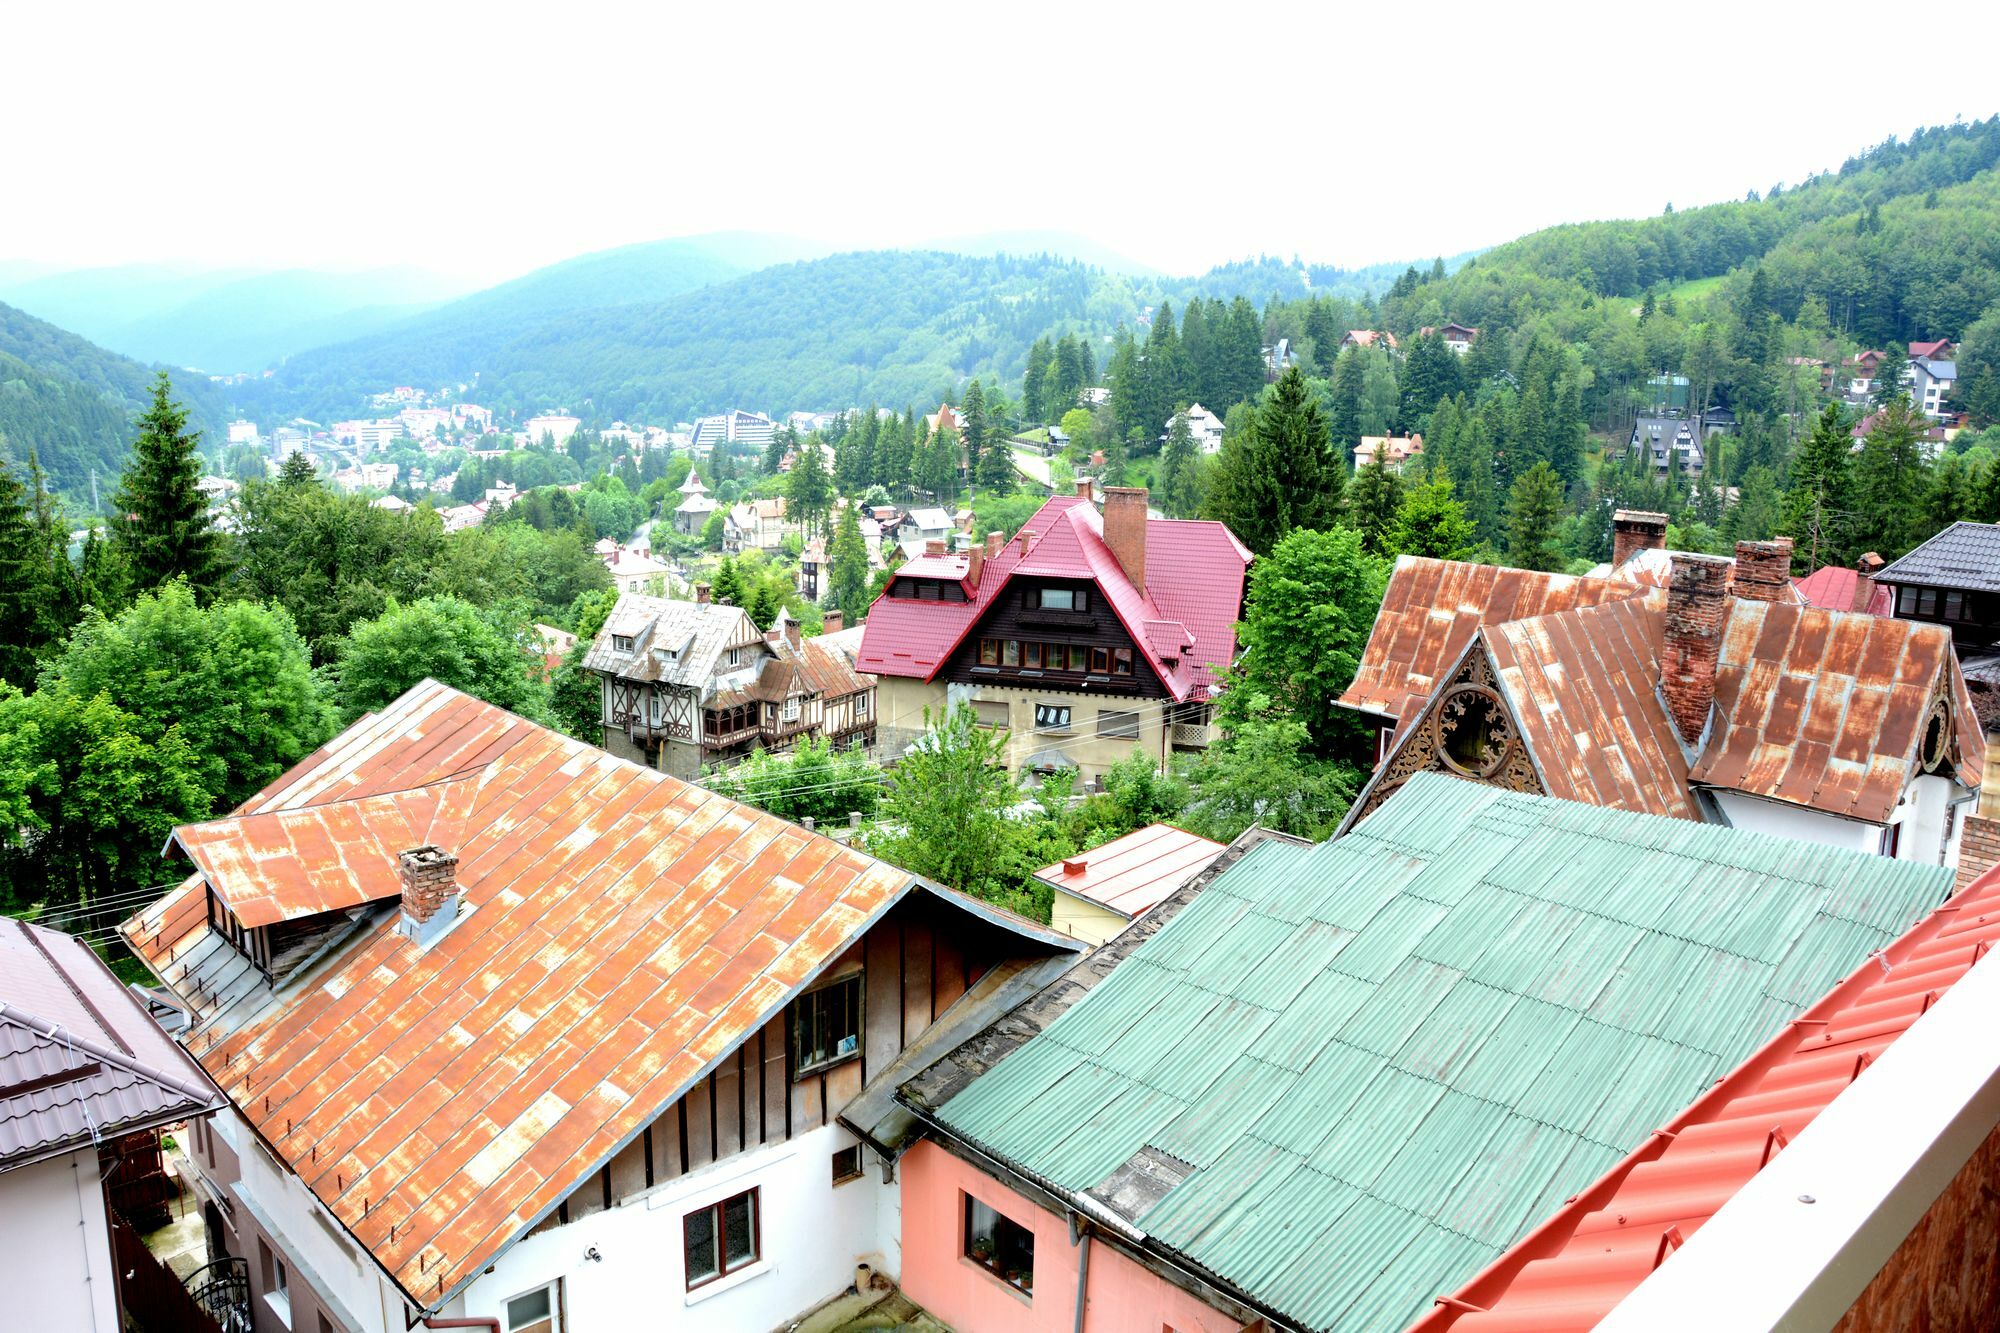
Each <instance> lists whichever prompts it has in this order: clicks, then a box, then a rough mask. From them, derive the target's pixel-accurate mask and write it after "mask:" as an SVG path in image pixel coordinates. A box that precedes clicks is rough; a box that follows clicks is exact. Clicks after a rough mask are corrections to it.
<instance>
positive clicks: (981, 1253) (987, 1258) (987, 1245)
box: [972, 1240, 993, 1265]
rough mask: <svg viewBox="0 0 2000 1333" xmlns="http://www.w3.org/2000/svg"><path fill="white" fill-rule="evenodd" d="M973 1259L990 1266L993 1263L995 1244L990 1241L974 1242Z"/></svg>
mask: <svg viewBox="0 0 2000 1333" xmlns="http://www.w3.org/2000/svg"><path fill="white" fill-rule="evenodd" d="M972 1257H973V1258H975V1259H977V1260H978V1261H979V1262H980V1263H982V1264H989V1265H990V1264H991V1263H992V1262H993V1242H992V1241H990V1240H975V1241H973V1242H972Z"/></svg>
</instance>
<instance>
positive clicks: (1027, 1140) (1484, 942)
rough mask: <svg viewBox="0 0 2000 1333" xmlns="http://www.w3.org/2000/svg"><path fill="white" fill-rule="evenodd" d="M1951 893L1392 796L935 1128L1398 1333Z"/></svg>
mask: <svg viewBox="0 0 2000 1333" xmlns="http://www.w3.org/2000/svg"><path fill="white" fill-rule="evenodd" d="M1950 885H1951V872H1950V871H1948V870H1945V869H1944V868H1942V867H1938V866H1923V865H1915V864H1911V863H1907V862H1897V861H1891V860H1888V859H1886V858H1883V857H1879V856H1869V855H1865V854H1862V853H1858V852H1850V851H1843V850H1839V849H1835V848H1830V847H1816V846H1811V845H1808V844H1804V843H1797V842H1792V841H1789V840H1784V839H1778V838H1771V837H1766V836H1763V835H1761V834H1755V833H1745V832H1742V831H1739V830H1735V829H1728V828H1719V827H1713V826H1708V825H1702V824H1695V823H1690V822H1688V821H1685V820H1678V819H1666V818H1661V817H1658V816H1654V815H1643V814H1632V813H1628V812H1624V811H1617V810H1605V809H1599V808H1596V807H1593V806H1584V805H1577V804H1574V803H1572V802H1568V801H1558V800H1552V799H1549V798H1546V797H1538V796H1523V795H1519V794H1516V793H1512V792H1503V791H1498V790H1496V789H1494V788H1490V787H1483V786H1478V785H1475V784H1472V783H1468V782H1462V781H1459V780H1457V779H1453V778H1448V777H1444V776H1441V775H1438V774H1429V773H1425V774H1419V775H1417V776H1416V777H1415V778H1413V779H1411V780H1410V782H1409V783H1407V784H1406V785H1405V786H1404V787H1403V789H1402V790H1401V791H1400V792H1399V793H1397V795H1396V796H1395V797H1394V798H1393V799H1392V800H1390V801H1389V802H1387V803H1386V804H1385V805H1383V806H1382V808H1381V809H1379V810H1377V811H1376V812H1375V813H1374V814H1373V815H1371V816H1370V817H1369V818H1368V819H1367V820H1366V821H1364V822H1363V823H1362V824H1361V825H1359V826H1358V827H1357V828H1355V829H1354V830H1353V831H1352V832H1351V833H1349V834H1348V835H1347V836H1346V837H1344V838H1342V839H1340V840H1339V841H1337V842H1330V843H1324V844H1321V845H1319V846H1316V847H1305V846H1298V845H1295V844H1291V843H1287V842H1276V841H1273V842H1265V843H1261V844H1259V845H1257V846H1255V847H1252V848H1251V849H1250V850H1249V851H1248V852H1246V853H1245V854H1244V855H1243V857H1242V859H1241V860H1240V861H1239V862H1237V863H1236V864H1235V865H1234V866H1232V867H1230V868H1229V869H1228V870H1227V871H1225V872H1224V873H1222V874H1221V875H1220V876H1219V877H1217V878H1216V879H1215V880H1214V881H1213V882H1212V883H1210V884H1209V885H1208V887H1207V888H1205V889H1203V890H1202V891H1201V892H1199V893H1198V894H1196V895H1195V896H1194V897H1193V898H1192V900H1191V901H1189V902H1188V903H1187V905H1186V906H1184V907H1182V908H1181V909H1180V911H1179V912H1178V913H1177V914H1176V915H1175V916H1174V917H1173V918H1172V919H1171V920H1170V921H1168V922H1167V923H1166V925H1164V926H1162V927H1161V928H1160V929H1159V931H1158V933H1157V934H1155V935H1153V936H1152V938H1150V939H1149V940H1147V941H1146V942H1145V943H1144V944H1143V945H1141V946H1140V947H1139V948H1138V949H1137V951H1136V952H1134V953H1133V954H1132V956H1131V957H1130V958H1128V959H1127V960H1126V961H1125V962H1123V963H1122V964H1120V965H1119V966H1118V967H1117V968H1116V969H1115V970H1113V971H1112V973H1111V974H1110V976H1108V977H1106V978H1105V979H1104V980H1103V981H1102V982H1100V983H1099V984H1098V985H1097V986H1096V987H1095V988H1093V989H1092V990H1090V991H1089V992H1088V993H1087V994H1086V995H1085V996H1084V997H1083V998H1082V999H1080V1000H1078V1001H1077V1002H1076V1003H1075V1004H1074V1005H1072V1006H1071V1007H1070V1008H1068V1009H1067V1010H1065V1011H1064V1012H1063V1013H1062V1014H1061V1016H1060V1017H1058V1018H1056V1019H1055V1020H1054V1021H1053V1022H1052V1023H1050V1024H1049V1026H1048V1027H1047V1028H1046V1029H1045V1030H1043V1031H1042V1032H1041V1033H1040V1034H1039V1035H1037V1036H1035V1037H1034V1038H1032V1039H1031V1040H1029V1041H1028V1042H1027V1043H1026V1044H1025V1045H1023V1046H1021V1047H1020V1048H1019V1049H1018V1050H1016V1051H1014V1052H1013V1053H1012V1054H1010V1055H1008V1056H1006V1057H1005V1058H1004V1059H1002V1060H1001V1061H1000V1063H999V1064H998V1065H996V1066H995V1067H994V1068H993V1069H992V1070H991V1071H990V1072H988V1073H986V1074H985V1075H984V1076H982V1077H980V1078H979V1079H977V1080H976V1081H975V1082H973V1083H972V1084H971V1085H970V1086H969V1087H967V1088H965V1089H964V1090H963V1091H962V1092H959V1093H958V1094H957V1095H956V1096H954V1097H952V1098H951V1100H950V1101H948V1102H946V1103H945V1104H944V1106H943V1107H942V1108H940V1110H939V1112H938V1117H939V1119H940V1120H941V1121H942V1122H943V1123H944V1125H945V1126H946V1127H947V1128H948V1129H949V1130H950V1131H951V1132H953V1133H954V1134H957V1135H959V1136H962V1137H963V1138H965V1139H967V1140H970V1141H972V1142H974V1143H976V1144H978V1145H979V1146H980V1147H982V1148H983V1149H985V1150H986V1151H988V1152H990V1153H993V1154H995V1155H997V1156H999V1157H1000V1158H1002V1159H1004V1160H1007V1161H1010V1162H1012V1163H1013V1164H1014V1165H1016V1166H1018V1167H1020V1168H1023V1169H1024V1170H1026V1171H1027V1172H1028V1173H1029V1174H1031V1175H1033V1176H1035V1177H1037V1178H1039V1179H1041V1180H1043V1181H1046V1182H1048V1183H1050V1184H1053V1185H1054V1186H1056V1187H1057V1188H1058V1189H1060V1190H1067V1191H1070V1192H1072V1193H1083V1192H1086V1191H1089V1190H1091V1189H1092V1187H1094V1186H1097V1185H1099V1184H1100V1183H1102V1182H1104V1181H1105V1179H1106V1177H1108V1176H1110V1175H1111V1174H1112V1173H1113V1172H1114V1171H1116V1170H1118V1168H1120V1167H1121V1166H1122V1165H1123V1164H1125V1163H1126V1162H1127V1161H1128V1160H1129V1159H1130V1158H1131V1157H1132V1156H1133V1154H1135V1153H1137V1152H1138V1151H1139V1150H1140V1149H1141V1148H1142V1147H1148V1146H1150V1147H1151V1148H1153V1149H1154V1150H1155V1151H1156V1152H1160V1153H1165V1154H1167V1155H1169V1156H1171V1157H1174V1158H1177V1159H1179V1160H1180V1161H1182V1162H1185V1163H1187V1164H1188V1165H1189V1167H1190V1168H1191V1170H1190V1172H1189V1174H1188V1175H1187V1176H1186V1177H1185V1178H1184V1179H1183V1180H1182V1181H1181V1182H1180V1183H1179V1184H1177V1185H1174V1186H1173V1187H1172V1188H1171V1189H1169V1190H1168V1191H1167V1192H1166V1194H1165V1195H1164V1196H1163V1197H1160V1198H1159V1199H1158V1200H1157V1201H1156V1202H1153V1203H1150V1204H1148V1205H1144V1206H1143V1208H1142V1211H1140V1212H1139V1213H1138V1214H1137V1215H1136V1216H1134V1217H1132V1218H1131V1221H1132V1223H1133V1225H1134V1226H1135V1227H1136V1228H1137V1229H1139V1230H1140V1231H1142V1232H1144V1233H1145V1234H1146V1235H1147V1237H1148V1238H1149V1240H1150V1242H1151V1243H1153V1244H1156V1245H1159V1246H1163V1247H1165V1248H1167V1249H1169V1250H1172V1251H1175V1252H1177V1253H1178V1254H1180V1255H1182V1256H1185V1257H1186V1258H1188V1259H1191V1260H1193V1261H1194V1262H1195V1263H1197V1264H1199V1265H1200V1266H1201V1267H1203V1268H1205V1269H1207V1270H1208V1271H1209V1272H1211V1273H1213V1274H1215V1275H1216V1276H1218V1277H1220V1278H1222V1279H1224V1280H1225V1281H1227V1282H1228V1283H1230V1284H1232V1285H1233V1286H1235V1287H1236V1288H1237V1289H1238V1290H1239V1291H1240V1292H1242V1293H1243V1294H1244V1295H1246V1296H1248V1297H1250V1298H1252V1299H1253V1300H1256V1301H1258V1302H1260V1303H1261V1304H1263V1305H1264V1306H1265V1307H1266V1308H1268V1309H1271V1310H1274V1311H1276V1312H1277V1313H1279V1314H1280V1315H1282V1316H1283V1317H1285V1318H1286V1319H1287V1320H1289V1321H1292V1322H1295V1323H1297V1324H1299V1325H1301V1326H1303V1327H1307V1328H1312V1329H1369V1330H1375V1329H1382V1328H1400V1327H1402V1326H1404V1325H1407V1324H1408V1323H1409V1322H1410V1321H1412V1320H1413V1319H1415V1318H1417V1317H1418V1316H1419V1315H1421V1314H1423V1313H1424V1312H1425V1311H1426V1310H1428V1309H1429V1308H1430V1306H1431V1304H1432V1299H1433V1297H1435V1296H1436V1295H1438V1294H1439V1293H1444V1292H1450V1291H1453V1290H1455V1289H1456V1288H1457V1287H1459V1286H1460V1285H1462V1284H1463V1283H1464V1282H1465V1281H1466V1280H1467V1279H1469V1278H1470V1277H1471V1276H1472V1275H1473V1274H1474V1273H1476V1272H1477V1271H1478V1270H1479V1269H1480V1268H1481V1267H1483V1266H1484V1265H1485V1264H1486V1263H1487V1262H1488V1261H1489V1260H1491V1259H1492V1258H1493V1257H1494V1256H1496V1255H1498V1254H1499V1253H1500V1252H1501V1251H1502V1250H1503V1249H1505V1248H1506V1247H1507V1246H1508V1245H1509V1244H1511V1243H1512V1242H1513V1241H1515V1240H1517V1239H1519V1238H1520V1237H1521V1236H1522V1235H1524V1234H1525V1233H1526V1232H1527V1231H1529V1230H1530V1229H1532V1228H1533V1227H1534V1226H1535V1225H1536V1224H1537V1223H1538V1222H1539V1221H1541V1219H1542V1218H1544V1217H1546V1216H1547V1215H1548V1214H1549V1213H1551V1212H1552V1211H1554V1209H1555V1208H1556V1207H1558V1206H1559V1205H1560V1204H1561V1203H1562V1201H1563V1200H1564V1199H1565V1198H1567V1197H1568V1196H1569V1195H1572V1194H1575V1193H1576V1192H1578V1191H1579V1190H1581V1189H1583V1188H1584V1187H1585V1186H1587V1185H1588V1184H1589V1183H1590V1182H1591V1181H1593V1180H1595V1179H1596V1178H1597V1177H1598V1176H1599V1175H1600V1174H1601V1173H1602V1172H1603V1171H1604V1170H1605V1169H1606V1168H1608V1167H1609V1166H1610V1165H1611V1164H1612V1163H1613V1162H1615V1161H1617V1160H1618V1159H1619V1158H1620V1157H1622V1156H1623V1155H1624V1154H1625V1153H1627V1152H1629V1151H1630V1150H1631V1149H1632V1148H1634V1147H1635V1146H1637V1145H1638V1143H1639V1142H1640V1141H1641V1140H1642V1139H1643V1138H1644V1136H1645V1135H1646V1134H1647V1133H1648V1132H1649V1131H1650V1130H1652V1129H1653V1128H1655V1127H1656V1126H1658V1125H1660V1124H1662V1123H1664V1122H1665V1121H1666V1120H1668V1119H1670V1118H1671V1117H1672V1116H1673V1114H1674V1113H1675V1112H1677V1111H1679V1110H1680V1109H1681V1108H1682V1107H1684V1106H1686V1105H1687V1103H1688V1102H1689V1101H1690V1100H1692V1099H1693V1098H1694V1097H1695V1096H1696V1094H1698V1093H1699V1092H1701V1091H1702V1090H1703V1089H1704V1088H1705V1087H1707V1086H1708V1085H1709V1084H1710V1083H1712V1082H1713V1081H1714V1080H1715V1079H1716V1078H1717V1077H1719V1076H1720V1075H1721V1074H1723V1073H1724V1072H1726V1071H1727V1070H1729V1069H1731V1068H1733V1067H1734V1066H1735V1065H1736V1064H1737V1063H1738V1062H1739V1061H1740V1060H1741V1059H1742V1058H1743V1057H1744V1056H1746V1055H1748V1054H1749V1053H1750V1052H1751V1051H1753V1050H1754V1049H1756V1047H1757V1046H1758V1045H1760V1044H1761V1043H1762V1042H1764V1041H1765V1040H1766V1039H1768V1038H1769V1037H1770V1036H1771V1035H1772V1034H1773V1033H1774V1032H1775V1031H1776V1030H1777V1028H1778V1026H1779V1025H1780V1024H1782V1023H1783V1022H1785V1021H1786V1020H1788V1019H1789V1018H1791V1017H1793V1016H1795V1015H1796V1014H1798V1013H1799V1012H1800V1011H1801V1010H1803V1009H1804V1008H1805V1006H1806V1005H1807V1004H1809V1003H1811V1001H1812V1000H1814V999H1816V998H1817V997H1818V996H1820V995H1821V994H1823V993H1824V992H1825V991H1826V990H1827V989H1829V988H1830V987H1831V986H1832V985H1833V984H1834V982H1835V981H1837V980H1839V979H1840V978H1841V977H1843V976H1845V975H1846V974H1847V973H1849V972H1850V971H1852V970H1853V969H1854V968H1855V967H1856V966H1858V965H1859V964H1860V963H1861V962H1863V961H1864V960H1865V959H1866V957H1867V955H1868V954H1869V952H1870V951H1872V950H1874V949H1876V948H1879V947H1881V946H1882V945H1884V944H1887V943H1888V942H1889V941H1890V940H1892V939H1894V938H1895V937H1896V936H1897V935H1898V934H1900V933H1901V932H1902V931H1903V930H1904V929H1905V928H1906V927H1907V926H1908V925H1909V924H1910V923H1911V922H1912V921H1914V920H1915V919H1916V918H1917V917H1918V916H1920V915H1921V914H1922V913H1923V912H1924V911H1926V910H1927V909H1929V908H1930V907H1931V906H1933V905H1935V904H1936V903H1938V902H1939V901H1941V900H1942V899H1943V898H1944V896H1945V894H1946V893H1947V892H1948V891H1949V889H1950ZM1100 1202H1102V1201H1101V1200H1100Z"/></svg>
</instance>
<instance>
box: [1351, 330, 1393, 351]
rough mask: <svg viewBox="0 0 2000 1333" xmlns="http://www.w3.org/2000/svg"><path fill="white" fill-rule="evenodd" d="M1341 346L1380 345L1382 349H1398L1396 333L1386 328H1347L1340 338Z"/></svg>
mask: <svg viewBox="0 0 2000 1333" xmlns="http://www.w3.org/2000/svg"><path fill="white" fill-rule="evenodd" d="M1340 345H1341V346H1342V347H1380V348H1382V349H1383V350H1384V351H1388V352H1395V351H1397V350H1399V349H1398V344H1397V342H1396V335H1395V334H1393V333H1391V332H1389V331H1388V330H1387V329H1349V330H1348V331H1347V333H1346V334H1345V335H1344V336H1343V337H1342V338H1341V340H1340Z"/></svg>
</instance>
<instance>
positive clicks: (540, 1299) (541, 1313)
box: [502, 1278, 563, 1333]
mask: <svg viewBox="0 0 2000 1333" xmlns="http://www.w3.org/2000/svg"><path fill="white" fill-rule="evenodd" d="M506 1310H507V1317H506V1319H505V1320H503V1321H502V1323H503V1325H504V1333H562V1326H563V1324H562V1279H561V1278H557V1279H556V1280H555V1281H554V1282H551V1283H549V1284H548V1285H547V1286H546V1287H536V1288H535V1289H534V1290H533V1291H524V1292H522V1293H521V1294H520V1295H519V1296H511V1297H509V1298H508V1300H507V1306H506Z"/></svg>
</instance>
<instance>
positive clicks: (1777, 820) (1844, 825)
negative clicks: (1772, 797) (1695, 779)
mask: <svg viewBox="0 0 2000 1333" xmlns="http://www.w3.org/2000/svg"><path fill="white" fill-rule="evenodd" d="M1711 794H1712V795H1713V796H1714V797H1715V802H1716V805H1717V806H1718V807H1720V808H1721V810H1722V813H1723V816H1724V817H1725V818H1726V819H1728V821H1729V822H1730V824H1731V825H1732V826H1734V827H1736V828H1740V829H1749V830H1750V831H1751V832H1753V833H1769V834H1771V835H1773V836H1775V837H1779V838H1796V839H1797V840H1799V841H1800V842H1811V843H1817V844H1819V845H1820V846H1823V847H1845V848H1847V849H1849V850H1850V851H1857V852H1879V851H1881V850H1882V826H1881V825H1879V824H1864V823H1862V822H1861V821H1860V820H1857V819H1841V818H1840V817H1838V816H1837V815H1828V814H1822V813H1820V812H1819V811H1817V810H1807V809H1805V808H1803V807H1801V806H1796V805H1786V804H1783V803H1782V802H1779V801H1765V800H1759V799H1758V798H1757V797H1754V796H1745V795H1743V794H1742V793H1740V792H1732V791H1716V792H1713V793H1711Z"/></svg>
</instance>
